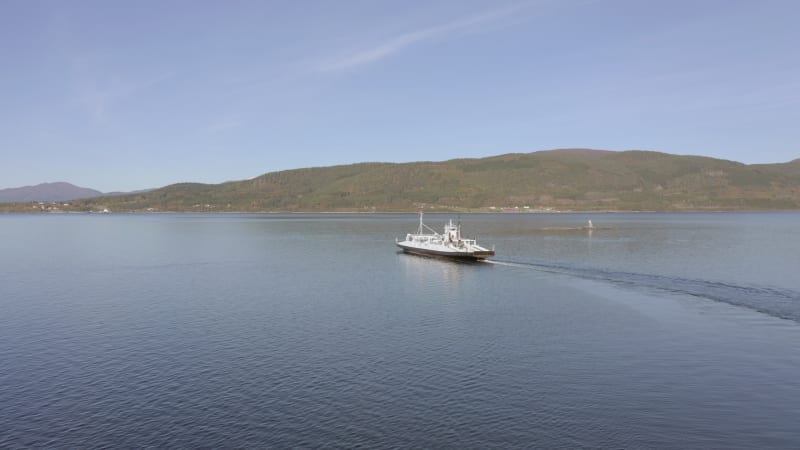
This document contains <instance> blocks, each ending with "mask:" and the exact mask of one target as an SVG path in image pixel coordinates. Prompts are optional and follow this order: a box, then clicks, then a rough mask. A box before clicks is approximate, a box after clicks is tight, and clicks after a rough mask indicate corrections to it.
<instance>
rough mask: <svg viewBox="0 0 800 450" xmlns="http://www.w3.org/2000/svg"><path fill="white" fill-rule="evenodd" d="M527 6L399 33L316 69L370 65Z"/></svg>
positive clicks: (338, 69)
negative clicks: (407, 49)
mask: <svg viewBox="0 0 800 450" xmlns="http://www.w3.org/2000/svg"><path fill="white" fill-rule="evenodd" d="M530 5H531V3H530V2H528V3H521V4H516V5H513V6H510V7H506V8H502V9H497V10H493V11H488V12H484V13H481V14H477V15H474V16H469V17H464V18H461V19H458V20H454V21H452V22H448V23H444V24H441V25H437V26H434V27H429V28H424V29H421V30H417V31H412V32H409V33H405V34H401V35H399V36H395V37H394V38H392V39H389V40H388V41H386V42H383V43H382V44H379V45H376V46H374V47H372V48H368V49H366V50H361V51H358V52H355V53H351V54H349V55H346V56H343V57H341V58H338V59H336V60H333V61H328V62H327V63H325V64H323V65H321V67H319V70H320V71H322V72H337V71H342V70H349V69H354V68H357V67H359V66H364V65H367V64H372V63H375V62H377V61H380V60H382V59H385V58H387V57H389V56H391V55H393V54H395V53H397V52H400V51H402V50H403V49H405V48H408V47H410V46H412V45H415V44H419V43H422V42H425V41H430V40H433V39H437V38H442V37H446V36H448V35H452V34H456V33H461V32H466V31H469V30H472V29H474V28H476V27H478V26H481V25H485V24H488V23H491V22H495V21H497V20H500V19H503V18H506V17H508V16H511V15H512V14H514V13H517V12H519V11H520V10H522V9H524V8H527V7H529V6H530Z"/></svg>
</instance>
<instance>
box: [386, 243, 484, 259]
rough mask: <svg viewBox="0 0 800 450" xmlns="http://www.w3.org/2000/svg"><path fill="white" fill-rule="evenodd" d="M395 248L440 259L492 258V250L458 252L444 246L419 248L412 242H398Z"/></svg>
mask: <svg viewBox="0 0 800 450" xmlns="http://www.w3.org/2000/svg"><path fill="white" fill-rule="evenodd" d="M397 246H398V247H400V248H401V249H403V251H404V252H406V253H411V254H414V255H421V256H436V257H442V258H453V259H462V260H470V261H480V260H484V259H486V258H488V257H490V256H494V250H472V251H460V250H457V249H451V248H448V247H445V246H426V247H421V246H418V245H415V244H414V243H412V242H398V243H397Z"/></svg>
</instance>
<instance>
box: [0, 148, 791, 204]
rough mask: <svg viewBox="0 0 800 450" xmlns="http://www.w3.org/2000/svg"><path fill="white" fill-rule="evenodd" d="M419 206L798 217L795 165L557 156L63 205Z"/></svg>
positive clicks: (298, 175)
mask: <svg viewBox="0 0 800 450" xmlns="http://www.w3.org/2000/svg"><path fill="white" fill-rule="evenodd" d="M4 207H5V209H6V210H8V209H10V208H12V206H10V205H4ZM20 207H21V205H19V204H18V205H15V206H13V208H17V209H18V208H20ZM420 207H426V208H433V209H436V210H485V211H494V210H501V209H503V208H505V209H507V210H508V209H511V210H515V207H518V208H520V210H529V211H533V210H561V211H569V210H628V211H676V210H678V211H681V210H745V209H746V210H751V209H756V210H758V209H800V160H795V161H792V162H788V163H782V164H753V165H746V164H742V163H738V162H734V161H726V160H720V159H713V158H707V157H701V156H679V155H670V154H665V153H658V152H649V151H625V152H612V151H604V150H585V149H567V150H552V151H541V152H535V153H526V154H505V155H499V156H493V157H488V158H480V159H454V160H449V161H443V162H414V163H402V164H394V163H360V164H352V165H343V166H332V167H314V168H305V169H296V170H286V171H281V172H272V173H267V174H264V175H261V176H259V177H256V178H253V179H250V180H245V181H235V182H228V183H223V184H217V185H209V184H194V183H181V184H174V185H171V186H167V187H164V188H161V189H156V190H153V191H150V192H146V193H139V194H132V195H123V196H119V197H111V198H109V197H100V198H95V199H88V200H81V201H77V202H73V203H72V204H71V205H70V208H71V209H72V210H83V211H86V210H102V209H104V208H108V209H109V210H111V211H112V212H122V211H219V212H224V211H412V210H417V209H419V208H420ZM526 207H527V208H526Z"/></svg>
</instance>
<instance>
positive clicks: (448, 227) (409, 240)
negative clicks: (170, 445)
mask: <svg viewBox="0 0 800 450" xmlns="http://www.w3.org/2000/svg"><path fill="white" fill-rule="evenodd" d="M426 230H427V231H428V232H427V233H426ZM395 242H396V243H397V246H398V247H400V248H402V249H403V251H404V252H406V253H413V254H415V255H423V256H440V257H446V258H454V259H462V260H470V261H480V260H483V259H486V258H488V257H490V256H494V247H492V249H491V250H489V249H488V248H485V247H481V246H480V245H478V242H477V241H476V240H475V239H464V238H463V237H461V224H460V223H459V224H454V223H453V220H452V219H450V221H448V222H447V223H446V224H445V226H444V233H442V234H439V233H437V232H436V231H434V230H433V229H432V228H430V227H429V226H427V225H425V224H424V223H422V213H419V229H418V230H417V232H416V233H408V234H407V235H406V238H405V240H402V241H395Z"/></svg>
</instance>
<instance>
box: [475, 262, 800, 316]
mask: <svg viewBox="0 0 800 450" xmlns="http://www.w3.org/2000/svg"><path fill="white" fill-rule="evenodd" d="M486 263H488V264H495V265H502V266H510V267H522V268H529V269H532V270H537V271H541V272H550V273H558V274H564V275H568V276H575V277H580V278H584V279H589V280H597V281H603V282H608V283H613V284H616V285H621V286H626V287H633V288H645V289H656V290H659V291H664V292H669V293H673V294H681V295H690V296H693V297H699V298H705V299H708V300H712V301H716V302H721V303H727V304H729V305H734V306H740V307H744V308H748V309H752V310H755V311H758V312H761V313H763V314H767V315H770V316H773V317H777V318H780V319H787V320H791V321H794V322H798V323H800V292H797V291H793V290H791V289H783V288H774V287H765V286H753V285H740V284H733V283H728V282H721V281H712V280H702V279H694V278H681V277H671V276H665V275H654V274H646V273H635V272H625V271H617V270H607V269H601V268H596V267H584V266H577V265H571V264H566V263H553V262H546V261H513V260H500V261H498V260H487V261H486Z"/></svg>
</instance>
